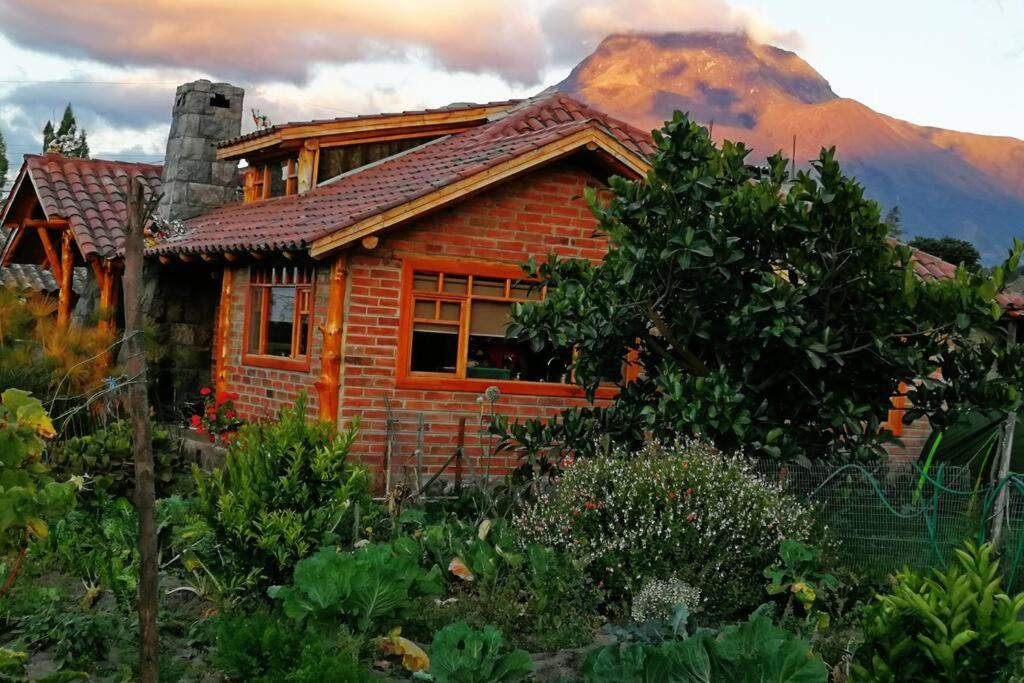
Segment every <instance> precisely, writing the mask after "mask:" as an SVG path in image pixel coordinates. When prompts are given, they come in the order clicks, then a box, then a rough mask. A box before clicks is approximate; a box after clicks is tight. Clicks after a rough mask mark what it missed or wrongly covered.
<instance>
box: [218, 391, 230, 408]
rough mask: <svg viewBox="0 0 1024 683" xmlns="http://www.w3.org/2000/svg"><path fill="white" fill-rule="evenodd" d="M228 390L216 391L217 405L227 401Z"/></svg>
mask: <svg viewBox="0 0 1024 683" xmlns="http://www.w3.org/2000/svg"><path fill="white" fill-rule="evenodd" d="M228 400H229V399H228V392H226V391H218V392H217V405H222V404H224V403H227V402H228Z"/></svg>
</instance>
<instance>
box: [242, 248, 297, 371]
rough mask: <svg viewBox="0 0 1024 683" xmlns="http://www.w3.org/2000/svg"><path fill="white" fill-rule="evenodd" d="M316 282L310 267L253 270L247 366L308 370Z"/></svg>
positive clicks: (247, 317) (247, 324) (246, 344)
mask: <svg viewBox="0 0 1024 683" xmlns="http://www.w3.org/2000/svg"><path fill="white" fill-rule="evenodd" d="M313 281H314V276H313V269H312V268H311V267H302V266H274V267H253V268H251V269H250V271H249V297H248V302H247V305H246V312H245V314H246V325H245V342H244V343H245V358H244V362H246V363H248V364H250V365H265V366H269V367H279V368H286V369H299V370H303V369H308V367H309V352H310V337H311V335H312V324H313Z"/></svg>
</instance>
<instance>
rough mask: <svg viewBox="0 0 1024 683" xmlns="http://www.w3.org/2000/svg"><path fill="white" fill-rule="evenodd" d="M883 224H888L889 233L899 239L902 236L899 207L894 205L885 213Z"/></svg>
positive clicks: (901, 220) (901, 217)
mask: <svg viewBox="0 0 1024 683" xmlns="http://www.w3.org/2000/svg"><path fill="white" fill-rule="evenodd" d="M885 224H886V225H888V226H889V234H890V235H891V236H892V237H893V238H895V239H900V238H901V237H902V236H903V215H902V214H901V213H900V207H898V206H894V207H892V208H891V209H889V210H888V211H887V212H886V213H885Z"/></svg>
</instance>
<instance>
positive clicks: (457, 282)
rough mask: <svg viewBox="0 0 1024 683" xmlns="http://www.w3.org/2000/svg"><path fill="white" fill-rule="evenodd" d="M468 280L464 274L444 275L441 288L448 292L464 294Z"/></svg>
mask: <svg viewBox="0 0 1024 683" xmlns="http://www.w3.org/2000/svg"><path fill="white" fill-rule="evenodd" d="M468 281H469V278H467V277H466V276H465V275H445V276H444V288H443V289H444V291H445V292H447V293H449V294H465V293H466V285H467V283H468Z"/></svg>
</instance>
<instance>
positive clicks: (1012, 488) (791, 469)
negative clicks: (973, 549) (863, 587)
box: [757, 462, 1024, 590]
mask: <svg viewBox="0 0 1024 683" xmlns="http://www.w3.org/2000/svg"><path fill="white" fill-rule="evenodd" d="M757 470H758V472H759V474H760V475H761V476H762V477H764V478H765V479H768V480H771V481H774V482H777V483H779V484H781V485H782V486H783V488H785V489H786V490H787V491H789V492H790V493H792V494H793V495H794V496H796V497H797V498H798V499H800V500H803V501H805V502H806V503H807V504H809V505H811V506H812V507H813V508H814V509H815V510H816V512H817V515H818V519H820V520H821V521H822V522H823V523H824V524H825V525H827V526H828V528H829V530H830V532H831V534H832V535H833V536H834V537H835V538H836V539H837V540H838V541H839V548H838V552H839V554H840V557H841V558H842V559H843V560H844V561H845V562H847V563H848V564H850V566H853V567H856V568H858V569H861V570H862V571H866V572H872V573H875V572H877V573H891V572H895V571H898V570H899V569H901V568H903V567H914V568H922V569H923V568H927V567H945V566H946V565H947V564H948V563H949V562H950V561H951V560H952V559H953V557H954V553H953V551H954V549H955V548H956V547H957V546H959V545H960V544H961V543H962V542H963V541H964V540H965V539H969V538H970V539H976V540H987V535H988V529H989V527H990V524H989V517H990V515H991V514H992V510H993V508H994V503H995V499H996V497H997V496H998V491H999V489H1000V488H1005V490H1006V493H1007V496H1008V505H1007V511H1008V512H1007V516H1006V518H1005V519H1006V525H1005V526H1004V531H1003V534H1002V538H1001V539H1000V545H1001V547H1002V549H1003V558H1004V559H1003V569H1004V572H1005V573H1006V577H1007V580H1008V582H1009V583H1010V584H1011V585H1012V586H1013V587H1015V588H1016V589H1018V590H1021V589H1024V566H1022V562H1021V555H1022V553H1024V477H1022V476H1021V475H1011V476H1010V477H1008V478H1007V479H1006V480H1004V482H1001V483H1000V485H999V486H990V485H985V484H983V483H982V482H980V481H978V480H976V479H974V478H973V477H972V474H971V472H970V470H969V469H967V468H965V467H957V466H946V465H944V464H939V465H938V466H936V467H933V468H931V470H930V471H927V472H926V471H923V470H922V468H921V467H920V466H919V465H918V464H917V463H884V464H880V465H877V466H874V467H864V466H860V465H830V464H824V463H817V464H814V465H812V466H810V467H799V466H795V465H782V466H780V465H779V464H778V463H772V462H760V463H758V465H757Z"/></svg>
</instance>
